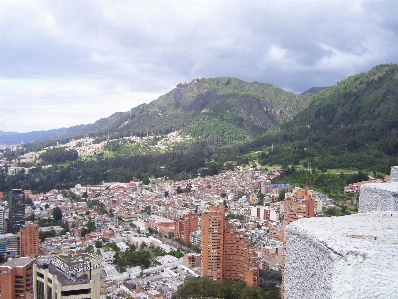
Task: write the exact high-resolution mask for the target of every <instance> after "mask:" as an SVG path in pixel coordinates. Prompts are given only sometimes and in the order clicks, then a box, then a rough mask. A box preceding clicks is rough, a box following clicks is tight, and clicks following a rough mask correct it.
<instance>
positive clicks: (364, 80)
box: [263, 65, 398, 167]
mask: <svg viewBox="0 0 398 299" xmlns="http://www.w3.org/2000/svg"><path fill="white" fill-rule="evenodd" d="M397 99H398V65H379V66H377V67H374V68H373V69H371V70H370V71H369V72H368V73H360V74H358V75H355V76H352V77H349V78H347V79H345V80H343V81H341V82H339V83H338V84H337V85H336V86H333V87H331V88H328V89H325V90H323V91H321V92H319V93H317V94H316V95H314V96H312V97H311V101H310V104H309V106H308V107H307V108H306V109H304V110H303V111H301V112H299V113H298V114H297V115H295V116H294V118H293V120H292V121H289V122H286V123H284V124H282V125H281V126H280V131H279V130H278V131H277V132H276V131H275V132H274V133H271V132H270V133H269V134H268V136H265V137H264V139H263V141H265V140H268V142H275V143H277V142H280V141H282V142H293V143H294V145H293V146H294V147H295V148H296V149H300V148H301V149H303V148H306V151H307V154H308V153H309V152H311V153H312V155H313V156H314V155H315V156H318V157H320V156H322V155H323V156H324V157H325V159H326V160H327V159H331V157H330V156H336V157H337V156H340V157H341V156H342V155H345V157H346V158H347V157H348V156H349V154H350V153H352V154H353V155H357V156H358V153H362V154H366V157H365V156H363V157H362V162H361V163H366V164H369V165H370V164H372V163H373V162H371V161H366V162H364V161H365V160H372V159H373V160H374V162H375V161H378V162H377V163H379V164H380V163H381V160H383V159H382V157H383V155H385V156H389V157H392V158H394V157H397V156H398V138H397V133H398V101H397ZM271 140H272V141H271ZM307 156H308V155H307ZM344 159H345V158H344ZM351 159H353V158H352V157H351ZM358 159H359V158H358V157H357V158H356V160H355V161H354V160H352V161H351V162H349V161H345V162H346V163H348V164H351V165H353V166H354V165H357V166H356V167H358V166H359V165H361V163H359V162H358ZM319 160H321V158H320V159H319ZM341 160H342V161H343V158H341ZM323 162H324V161H323ZM356 163H357V164H356ZM320 164H322V163H320ZM346 165H347V164H346ZM340 166H344V165H340Z"/></svg>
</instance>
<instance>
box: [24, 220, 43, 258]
mask: <svg viewBox="0 0 398 299" xmlns="http://www.w3.org/2000/svg"><path fill="white" fill-rule="evenodd" d="M20 236H21V239H20V255H21V256H29V257H35V256H37V255H38V254H39V227H38V226H37V225H34V224H33V223H27V224H26V225H24V226H22V227H21V230H20Z"/></svg>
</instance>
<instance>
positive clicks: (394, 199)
mask: <svg viewBox="0 0 398 299" xmlns="http://www.w3.org/2000/svg"><path fill="white" fill-rule="evenodd" d="M371 211H398V182H392V183H382V184H365V185H362V186H361V191H360V195H359V207H358V212H359V213H366V212H371Z"/></svg>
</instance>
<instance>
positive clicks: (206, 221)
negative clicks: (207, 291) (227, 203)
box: [202, 204, 259, 286]
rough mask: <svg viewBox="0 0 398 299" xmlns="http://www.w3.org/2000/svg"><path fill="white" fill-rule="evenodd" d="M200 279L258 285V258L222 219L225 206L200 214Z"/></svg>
mask: <svg viewBox="0 0 398 299" xmlns="http://www.w3.org/2000/svg"><path fill="white" fill-rule="evenodd" d="M202 235H203V241H202V276H208V277H210V278H211V279H212V280H214V281H222V280H240V281H245V282H246V283H247V285H249V286H253V285H255V284H256V283H257V279H258V273H259V261H258V257H257V255H256V253H255V251H254V248H253V247H252V246H251V242H250V239H248V238H245V237H244V236H243V235H242V234H241V233H239V232H238V231H237V230H236V228H235V227H234V226H232V225H230V224H229V223H228V221H226V220H225V207H224V205H222V204H220V205H219V207H210V208H209V211H208V212H205V213H204V214H203V233H202Z"/></svg>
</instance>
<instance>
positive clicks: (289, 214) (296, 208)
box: [283, 185, 315, 227]
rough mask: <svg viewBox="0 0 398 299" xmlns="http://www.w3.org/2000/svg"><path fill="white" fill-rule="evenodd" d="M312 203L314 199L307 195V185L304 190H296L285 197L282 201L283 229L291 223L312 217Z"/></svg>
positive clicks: (313, 213)
mask: <svg viewBox="0 0 398 299" xmlns="http://www.w3.org/2000/svg"><path fill="white" fill-rule="evenodd" d="M314 201H315V199H314V197H313V196H312V195H311V194H310V193H309V190H308V185H306V186H305V190H297V191H296V192H294V193H293V195H291V196H290V195H287V196H286V197H285V201H284V219H283V225H284V227H286V226H287V225H289V224H290V223H292V222H293V221H296V220H299V219H302V218H311V217H314V216H315V211H314V209H315V204H314Z"/></svg>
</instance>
